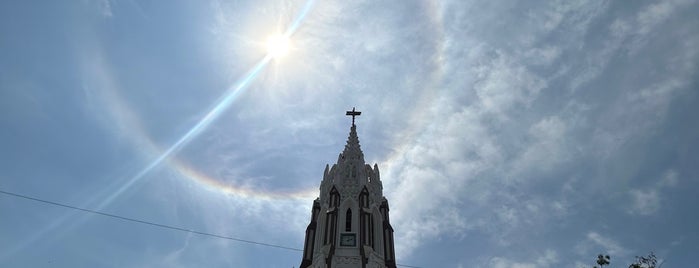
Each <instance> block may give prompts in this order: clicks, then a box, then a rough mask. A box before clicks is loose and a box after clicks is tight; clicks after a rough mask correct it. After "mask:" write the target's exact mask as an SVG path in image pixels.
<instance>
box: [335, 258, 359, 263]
mask: <svg viewBox="0 0 699 268" xmlns="http://www.w3.org/2000/svg"><path fill="white" fill-rule="evenodd" d="M336 260H337V264H359V257H347V256H337V259H336Z"/></svg>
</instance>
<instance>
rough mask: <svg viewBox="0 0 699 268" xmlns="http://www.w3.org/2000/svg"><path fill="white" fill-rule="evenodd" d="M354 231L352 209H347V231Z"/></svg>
mask: <svg viewBox="0 0 699 268" xmlns="http://www.w3.org/2000/svg"><path fill="white" fill-rule="evenodd" d="M351 231H352V210H351V209H349V208H348V209H347V214H346V215H345V232H351Z"/></svg>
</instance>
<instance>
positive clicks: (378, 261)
mask: <svg viewBox="0 0 699 268" xmlns="http://www.w3.org/2000/svg"><path fill="white" fill-rule="evenodd" d="M360 114H361V112H359V111H355V109H354V108H353V109H352V111H347V115H350V116H352V127H351V128H350V133H349V138H348V139H347V145H345V150H344V151H342V153H341V154H340V156H338V158H337V163H336V164H334V165H333V166H332V167H329V166H327V165H326V166H325V173H324V174H323V180H322V181H321V182H320V197H319V198H317V199H316V200H314V201H313V209H312V211H311V223H310V224H308V227H307V228H306V240H305V242H304V246H303V260H302V261H301V266H300V268H306V267H310V268H350V267H352V268H354V267H357V268H379V267H391V268H395V267H396V258H395V252H394V250H393V248H394V247H393V228H392V227H391V224H390V222H389V218H388V201H387V200H386V198H385V197H384V196H383V186H382V185H381V179H380V178H379V167H378V165H376V164H374V167H373V168H372V167H371V166H370V165H367V164H366V163H364V153H362V150H361V149H360V148H359V138H358V137H357V126H355V125H354V117H355V116H358V115H360Z"/></svg>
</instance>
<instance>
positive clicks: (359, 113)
mask: <svg viewBox="0 0 699 268" xmlns="http://www.w3.org/2000/svg"><path fill="white" fill-rule="evenodd" d="M354 108H355V107H352V111H347V114H346V115H348V116H349V115H351V116H352V125H353V126H354V117H355V116H359V115H361V114H362V112H360V111H356V110H355V109H354Z"/></svg>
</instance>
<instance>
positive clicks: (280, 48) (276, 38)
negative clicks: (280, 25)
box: [267, 34, 289, 59]
mask: <svg viewBox="0 0 699 268" xmlns="http://www.w3.org/2000/svg"><path fill="white" fill-rule="evenodd" d="M288 52H289V38H288V37H286V36H284V35H281V34H276V35H272V36H270V37H268V38H267V54H269V55H270V56H271V57H272V58H275V59H278V58H281V57H283V56H284V55H286V54H287V53H288Z"/></svg>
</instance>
